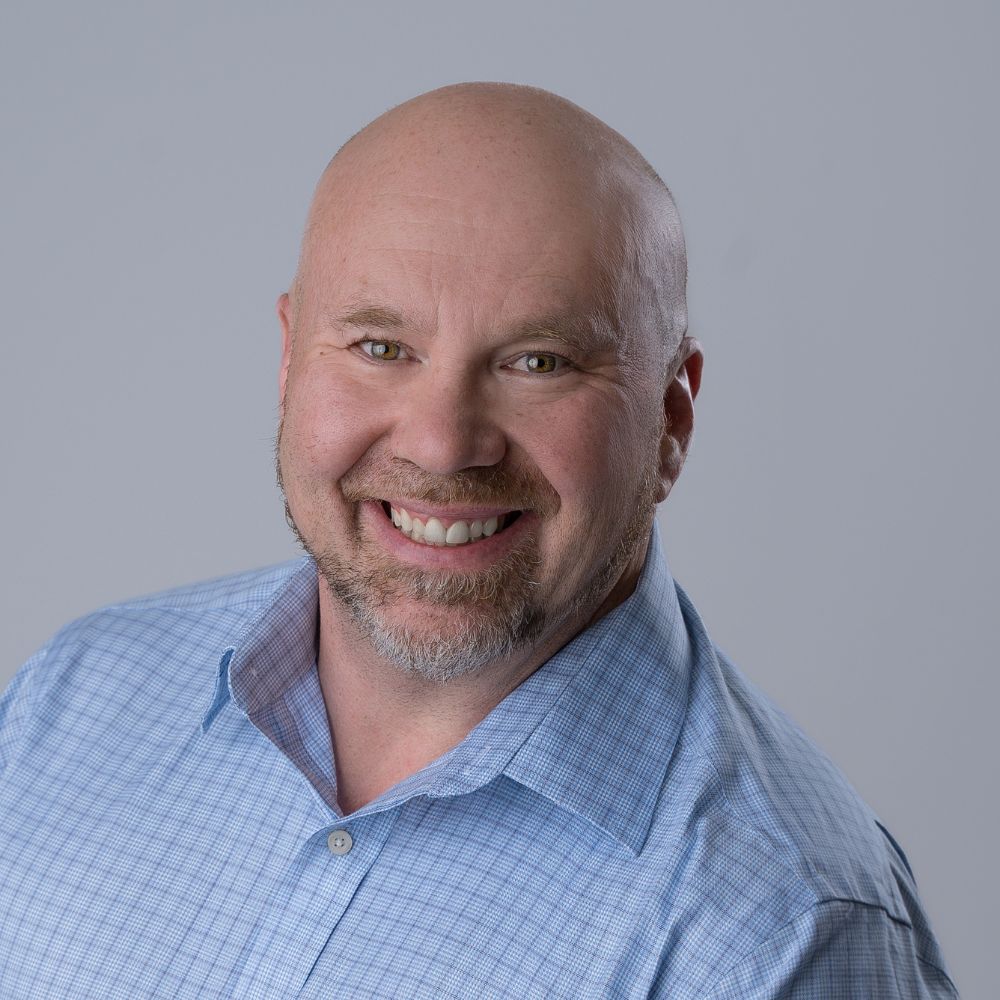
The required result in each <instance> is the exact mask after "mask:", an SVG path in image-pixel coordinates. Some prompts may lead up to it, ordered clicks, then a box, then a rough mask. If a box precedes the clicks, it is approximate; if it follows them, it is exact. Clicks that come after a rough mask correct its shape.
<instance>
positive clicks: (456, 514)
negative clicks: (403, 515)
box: [384, 498, 522, 521]
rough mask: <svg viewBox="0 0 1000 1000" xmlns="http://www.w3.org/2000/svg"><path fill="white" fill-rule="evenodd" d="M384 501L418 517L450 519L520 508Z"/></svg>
mask: <svg viewBox="0 0 1000 1000" xmlns="http://www.w3.org/2000/svg"><path fill="white" fill-rule="evenodd" d="M384 502H385V503H387V504H389V506H390V507H395V509H396V510H399V509H400V508H402V509H403V510H405V511H406V512H407V513H408V514H410V515H413V514H417V515H418V516H420V517H436V518H439V519H441V518H448V519H449V520H452V521H478V520H485V519H486V518H490V517H499V516H500V515H501V514H510V513H511V512H512V511H515V510H521V509H522V508H519V507H451V506H448V505H447V504H445V505H442V506H434V507H432V506H429V505H427V504H423V503H420V502H418V501H415V500H412V501H411V500H394V499H388V498H386V499H385V500H384Z"/></svg>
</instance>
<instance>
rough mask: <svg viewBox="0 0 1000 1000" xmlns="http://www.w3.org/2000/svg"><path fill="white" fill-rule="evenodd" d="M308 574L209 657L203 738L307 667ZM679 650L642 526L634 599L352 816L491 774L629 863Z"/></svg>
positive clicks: (312, 587) (303, 566) (679, 625)
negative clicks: (578, 821) (229, 711)
mask: <svg viewBox="0 0 1000 1000" xmlns="http://www.w3.org/2000/svg"><path fill="white" fill-rule="evenodd" d="M317 607H318V602H317V571H316V566H315V563H314V562H313V561H312V559H310V558H308V557H306V558H303V559H302V560H300V562H299V563H298V564H295V565H294V566H293V567H292V571H291V573H290V575H289V577H288V578H287V579H286V581H285V582H284V584H283V586H282V587H281V588H280V589H279V590H278V592H277V593H276V594H275V596H274V597H273V598H272V599H271V600H270V601H269V602H267V604H266V605H265V606H264V607H262V608H261V609H260V610H259V611H258V612H257V613H256V614H255V615H254V616H252V617H251V618H250V619H249V620H248V621H247V622H246V623H245V625H244V627H243V628H242V629H241V630H240V632H239V634H238V635H237V637H236V639H235V641H234V642H233V643H232V644H231V645H230V646H228V647H227V648H226V649H225V650H224V651H223V653H222V656H221V658H220V661H219V670H218V674H217V678H216V685H215V694H214V697H213V700H212V704H211V706H210V707H209V708H208V711H207V712H206V713H205V715H204V717H203V721H202V727H203V729H208V727H209V726H210V725H211V723H212V720H213V719H214V718H215V717H216V716H217V715H218V713H219V712H220V711H221V709H222V708H223V707H224V706H225V704H226V703H227V702H229V701H232V702H233V703H235V705H236V706H237V707H238V708H239V709H240V711H241V712H243V713H244V714H245V715H248V716H251V717H253V716H254V715H255V714H257V712H258V711H259V710H261V709H263V708H265V707H266V706H268V705H269V704H271V703H273V702H274V701H275V699H277V698H280V697H282V695H283V694H284V692H285V691H286V690H287V689H288V688H289V687H290V686H291V685H292V684H293V683H295V682H296V681H297V680H298V679H299V678H300V677H301V675H302V674H303V673H304V672H306V671H309V670H312V669H313V668H314V666H315V657H316V628H317V621H318V610H317ZM692 656H693V654H692V649H691V644H690V642H689V639H688V632H687V627H686V624H685V621H684V618H683V615H682V612H681V607H680V604H679V601H678V598H677V592H676V589H675V587H674V582H673V579H672V577H671V575H670V573H669V570H668V569H667V566H666V563H665V561H664V559H663V555H662V551H661V547H660V538H659V531H658V529H657V528H656V526H655V525H654V528H653V532H652V536H651V538H650V542H649V547H648V551H647V554H646V562H645V565H644V567H643V570H642V573H641V575H640V577H639V581H638V583H637V585H636V589H635V591H634V592H633V593H632V594H631V596H630V597H628V598H627V599H626V600H625V601H624V602H622V604H620V605H619V606H618V607H617V608H615V609H614V610H613V611H611V612H610V613H609V614H608V615H606V616H605V617H603V618H601V619H600V620H599V621H598V622H596V623H595V624H594V625H592V626H591V627H590V628H588V629H586V630H584V631H583V632H581V633H580V634H579V635H578V636H576V638H574V639H573V640H572V641H571V642H570V643H568V644H567V645H566V646H565V647H563V649H561V650H560V651H559V652H558V653H557V654H556V655H555V656H553V657H552V658H551V659H549V660H548V661H547V662H546V663H544V664H542V666H541V667H540V668H539V669H538V670H536V671H535V673H533V674H532V675H531V676H530V677H528V678H527V679H526V680H525V681H524V682H523V683H522V684H521V685H520V686H518V687H517V688H516V689H515V690H514V691H512V692H511V693H510V694H509V695H508V696H507V697H506V698H505V699H504V700H503V701H502V702H500V704H499V705H497V706H496V708H494V709H493V711H492V712H491V713H490V714H489V715H488V716H487V717H486V718H485V719H484V720H483V721H482V722H481V723H480V724H479V725H478V726H476V727H475V729H473V730H472V732H471V733H469V735H468V736H467V737H466V738H465V739H464V740H463V741H462V743H460V744H459V745H458V746H457V747H455V748H454V749H453V750H451V751H450V752H449V753H447V754H445V755H443V756H442V757H440V758H438V760H436V761H434V762H433V763H431V764H430V765H428V766H427V767H425V768H424V769H423V770H422V771H420V772H418V773H417V774H415V775H412V776H411V777H410V778H407V779H406V780H404V781H402V782H400V783H399V784H398V785H397V786H395V788H393V789H390V790H389V791H388V792H386V793H385V794H384V795H383V796H380V797H379V798H378V799H377V800H375V801H374V802H372V803H369V805H368V806H366V807H365V808H364V809H362V810H359V815H360V814H362V813H368V812H376V811H381V810H384V809H388V808H391V807H393V806H394V805H398V804H399V803H401V802H402V801H405V800H406V799H408V798H410V797H412V796H413V795H417V794H426V795H429V796H434V797H438V796H447V795H459V794H464V793H467V792H471V791H474V790H476V789H477V788H480V787H482V786H483V785H485V784H487V783H488V782H489V781H491V780H493V779H495V778H496V777H498V776H499V775H500V774H504V775H506V776H507V777H508V778H510V779H512V780H514V781H516V782H518V783H520V784H521V785H523V786H525V787H527V788H530V789H532V790H533V791H535V792H537V793H538V794H540V795H542V796H544V797H545V798H547V799H549V801H551V802H552V803H554V804H555V805H557V806H559V807H561V808H564V809H567V810H570V811H571V812H573V813H575V814H577V815H579V816H582V817H583V818H584V819H586V820H588V821H590V822H592V823H594V824H595V825H596V826H597V827H598V828H600V829H601V830H603V831H604V832H606V833H608V834H609V835H611V836H613V837H614V838H615V839H616V840H617V841H619V842H620V843H621V844H622V845H624V846H625V847H626V848H628V849H629V850H630V851H632V852H633V853H635V854H638V852H639V851H640V850H641V849H642V845H643V843H644V842H645V838H646V834H647V833H648V830H649V826H650V823H651V821H652V817H653V812H654V810H655V808H656V804H657V800H658V798H659V794H660V787H661V784H662V779H663V778H664V777H665V775H666V770H667V765H668V763H669V761H670V758H671V756H672V753H673V748H674V745H675V743H676V741H677V737H678V735H679V733H680V728H681V725H682V722H683V718H684V713H685V708H686V702H687V689H688V680H689V675H690V670H691V661H692Z"/></svg>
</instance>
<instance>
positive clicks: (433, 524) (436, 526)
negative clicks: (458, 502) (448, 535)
mask: <svg viewBox="0 0 1000 1000" xmlns="http://www.w3.org/2000/svg"><path fill="white" fill-rule="evenodd" d="M444 537H445V531H444V525H443V524H442V523H441V522H440V521H439V520H438V519H437V518H436V517H432V518H430V519H428V521H427V524H425V525H424V541H425V542H427V544H428V545H444Z"/></svg>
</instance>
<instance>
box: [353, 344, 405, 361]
mask: <svg viewBox="0 0 1000 1000" xmlns="http://www.w3.org/2000/svg"><path fill="white" fill-rule="evenodd" d="M361 350H363V351H364V352H365V354H367V355H368V356H369V357H370V358H374V359H375V360H376V361H396V360H398V359H399V358H401V357H402V356H403V348H402V345H400V344H398V343H396V341H394V340H363V341H361Z"/></svg>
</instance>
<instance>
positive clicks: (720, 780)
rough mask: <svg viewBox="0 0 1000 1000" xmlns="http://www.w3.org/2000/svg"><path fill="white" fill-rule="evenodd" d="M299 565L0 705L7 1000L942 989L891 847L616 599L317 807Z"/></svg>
mask: <svg viewBox="0 0 1000 1000" xmlns="http://www.w3.org/2000/svg"><path fill="white" fill-rule="evenodd" d="M316 595H317V581H316V570H315V566H314V565H313V564H312V562H311V561H310V560H309V559H302V560H299V561H297V562H294V563H290V564H287V565H282V566H278V567H274V568H271V569H267V570H264V571H260V572H255V573H249V574H243V575H241V576H237V577H230V578H227V579H223V580H218V581H213V582H210V583H205V584H199V585H197V586H193V587H189V588H185V589H182V590H176V591H172V592H169V593H167V594H162V595H158V596H155V597H150V598H145V599H141V600H137V601H133V602H130V603H127V604H121V605H117V606H114V607H111V608H107V609H105V610H103V611H99V612H97V613H95V614H93V615H91V616H88V617H86V618H83V619H81V620H80V621H78V622H75V623H73V624H72V625H70V626H68V627H67V628H66V629H64V630H63V631H62V632H60V633H59V634H58V635H57V636H56V637H55V638H54V639H53V640H52V641H51V642H50V643H49V645H48V646H46V647H45V649H43V650H42V651H41V652H40V653H39V654H38V655H37V656H35V657H34V658H33V659H32V660H31V661H29V662H28V664H26V665H25V666H24V667H23V668H22V670H21V671H20V673H19V674H18V675H17V676H16V678H15V680H14V681H13V683H12V684H11V686H10V688H9V689H8V691H7V692H6V693H5V695H4V697H3V699H2V700H0V997H3V998H5V1000H28V998H46V1000H51V998H74V1000H76V998H99V1000H112V998H129V1000H137V998H147V997H150V998H151V997H157V998H159V997H162V998H169V1000H179V998H199V1000H204V998H212V997H225V998H229V997H235V998H247V1000H249V998H255V1000H256V998H260V1000H274V998H283V997H302V998H320V997H346V998H369V997H372V998H382V997H399V998H406V1000H417V998H428V1000H430V998H434V1000H440V998H461V1000H470V998H480V997H482V998H490V997H497V998H500V997H510V998H516V1000H526V998H534V997H538V998H542V997H545V998H549V997H566V998H574V1000H580V998H589V997H646V996H655V997H671V998H681V1000H686V998H699V1000H700V998H704V1000H709V998H711V1000H723V998H726V1000H729V998H733V1000H735V998H740V1000H748V998H755V1000H756V998H760V1000H764V998H777V997H783V998H786V997H787V998H792V997H794V998H801V1000H820V998H822V1000H839V998H845V1000H847V998H850V1000H881V998H890V997H891V998H899V1000H903V998H905V1000H914V998H922V997H955V996H957V994H956V992H955V989H954V987H953V985H952V984H951V982H950V980H949V979H948V976H947V975H946V973H945V971H944V964H943V960H942V957H941V954H940V952H939V950H938V947H937V945H936V943H935V941H934V938H933V936H932V934H931V931H930V929H929V927H928V923H927V919H926V917H925V915H924V913H923V911H922V909H921V906H920V903H919V900H918V897H917V893H916V889H915V886H914V882H913V877H912V873H911V872H910V870H909V866H908V864H907V862H906V859H905V857H904V856H903V853H902V851H901V850H900V849H899V847H898V846H897V845H896V843H895V841H893V840H892V838H891V837H890V836H889V835H888V833H887V832H886V831H885V830H884V828H883V827H882V826H881V825H880V824H879V823H878V821H877V819H876V817H875V816H874V815H873V814H872V812H871V811H870V809H869V808H868V807H867V806H866V805H865V804H864V803H863V802H862V801H861V800H860V799H859V798H858V796H857V794H856V793H855V792H854V791H853V790H852V789H851V788H850V786H849V785H848V784H847V782H846V781H845V779H844V778H843V776H842V775H841V774H840V773H839V772H838V771H837V769H836V768H835V767H834V766H833V765H832V764H831V763H830V762H829V761H828V760H827V759H826V758H825V757H824V756H823V755H822V754H821V753H820V752H819V751H818V750H817V749H816V748H815V747H814V746H813V745H812V744H811V743H810V742H809V741H808V740H807V739H806V738H805V737H804V736H803V735H802V734H801V732H800V731H799V730H798V729H796V728H795V726H794V725H793V724H792V723H791V722H790V721H789V720H788V719H787V718H786V717H785V716H784V715H782V714H781V713H780V712H779V711H778V710H777V709H776V708H774V707H773V706H772V705H771V704H770V703H769V702H768V701H767V700H766V699H765V698H764V697H763V696H762V695H761V694H760V693H759V692H757V691H756V690H755V689H754V688H753V687H752V686H751V685H750V684H749V683H748V682H747V681H746V679H745V678H744V677H743V676H742V675H741V674H740V673H739V672H738V671H737V670H736V668H735V667H734V666H733V665H732V664H731V663H730V662H729V661H728V660H727V659H726V658H725V657H724V656H723V655H722V654H721V653H720V652H719V651H718V650H717V649H716V648H715V647H714V646H713V645H712V643H711V641H710V640H709V638H708V636H707V634H706V633H705V630H704V627H703V625H702V623H701V621H700V619H699V617H698V615H697V613H696V612H695V610H694V608H693V607H692V606H691V604H690V602H689V601H688V599H687V597H686V596H685V595H684V593H683V592H682V591H681V590H680V589H679V588H678V587H676V586H675V584H674V582H673V580H672V579H671V577H670V575H669V573H668V571H667V569H666V566H665V565H664V563H663V561H662V557H661V555H660V552H659V543H658V539H656V538H654V543H653V544H652V545H651V547H650V556H649V558H648V560H647V564H646V568H645V570H644V572H643V576H642V579H641V581H640V584H639V587H638V589H637V590H636V592H635V593H634V595H633V596H632V597H631V598H630V599H629V600H628V601H626V602H625V603H624V604H622V605H621V606H620V607H619V608H617V609H616V610H615V611H614V612H612V613H611V614H610V615H608V616H607V617H605V618H603V619H602V620H601V621H599V622H598V623H597V624H596V625H594V626H593V627H591V628H590V629H588V630H587V631H585V632H584V633H582V634H581V635H579V636H578V637H577V638H576V639H575V640H574V641H573V642H572V643H571V644H570V645H569V646H567V647H566V648H565V649H563V650H562V651H561V652H560V653H559V654H558V655H557V656H555V657H554V658H553V659H551V660H550V661H549V662H547V663H546V664H545V665H544V666H543V667H542V668H541V669H539V670H538V671H537V672H536V673H535V674H534V675H532V676H531V677H530V678H529V679H528V680H527V681H525V682H524V683H523V684H522V685H521V686H520V687H519V688H517V689H516V690H515V691H514V692H513V693H512V694H510V696H509V697H507V698H506V699H505V700H504V701H503V702H502V703H501V704H500V705H498V706H497V708H496V709H495V710H494V711H493V712H492V713H491V714H490V715H489V716H488V717H487V718H486V719H485V720H484V721H483V722H482V723H481V724H480V725H479V726H477V727H476V729H474V730H473V731H472V732H471V733H470V734H469V736H468V737H467V738H466V739H465V740H464V741H463V742H462V743H461V744H460V745H459V746H457V747H456V748H455V749H454V750H452V751H451V752H449V753H448V754H446V755H445V756H444V757H442V758H440V759H438V760H437V761H435V762H434V763H433V764H431V765H429V766H428V767H426V768H425V769H424V770H422V771H420V772H419V773H417V774H415V775H413V776H412V777H410V778H408V779H407V780H405V781H403V782H402V783H401V784H399V785H397V786H396V787H395V788H393V789H391V790H389V791H388V792H386V793H385V794H384V795H382V796H381V797H380V798H379V799H377V800H376V801H374V802H371V803H369V804H368V805H367V806H365V807H364V808H363V809H360V810H358V811H357V812H355V813H353V814H351V815H350V816H346V817H345V816H342V815H341V814H340V812H339V810H338V808H337V805H336V778H335V771H334V767H333V760H332V753H331V744H330V736H329V731H328V726H327V719H326V713H325V710H324V707H323V701H322V696H321V692H320V688H319V682H318V679H317V674H316V665H315V631H316V614H317V610H316V609H317V598H316Z"/></svg>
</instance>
